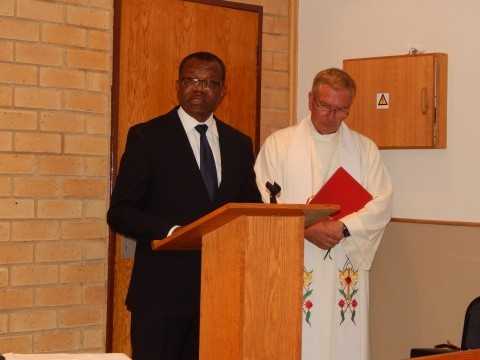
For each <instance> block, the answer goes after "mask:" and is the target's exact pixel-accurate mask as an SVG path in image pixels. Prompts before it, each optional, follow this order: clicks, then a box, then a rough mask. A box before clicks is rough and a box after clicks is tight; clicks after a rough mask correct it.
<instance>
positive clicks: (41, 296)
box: [35, 286, 82, 306]
mask: <svg viewBox="0 0 480 360" xmlns="http://www.w3.org/2000/svg"><path fill="white" fill-rule="evenodd" d="M81 303H82V287H81V286H60V287H58V286H56V287H40V288H37V289H36V290H35V305H36V306H65V305H78V304H81Z"/></svg>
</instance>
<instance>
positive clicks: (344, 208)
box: [310, 166, 372, 220]
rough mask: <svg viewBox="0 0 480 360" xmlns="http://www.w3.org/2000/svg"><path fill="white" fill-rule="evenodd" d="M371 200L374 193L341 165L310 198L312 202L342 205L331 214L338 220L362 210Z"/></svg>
mask: <svg viewBox="0 0 480 360" xmlns="http://www.w3.org/2000/svg"><path fill="white" fill-rule="evenodd" d="M370 200H372V195H370V193H369V192H368V191H367V190H366V189H365V188H364V187H363V186H362V184H360V183H359V182H358V181H357V180H355V179H354V178H353V177H352V175H350V174H349V173H348V172H347V171H346V170H345V169H344V168H343V167H341V166H340V167H339V168H338V169H337V170H336V171H335V172H334V173H333V175H332V176H331V177H330V179H328V180H327V182H326V183H325V184H324V185H323V186H322V188H321V189H320V190H319V191H318V192H317V193H316V194H315V196H314V197H313V198H312V200H310V204H336V205H340V210H338V211H337V212H336V213H333V214H332V215H331V217H332V218H333V219H334V220H338V219H341V218H342V217H344V216H346V215H348V214H351V213H353V212H355V211H358V210H360V209H361V208H363V207H364V206H365V204H366V203H367V202H369V201H370Z"/></svg>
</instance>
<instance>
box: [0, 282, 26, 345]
mask: <svg viewBox="0 0 480 360" xmlns="http://www.w3.org/2000/svg"><path fill="white" fill-rule="evenodd" d="M32 305H33V290H32V289H22V288H17V289H5V290H0V310H12V309H21V308H29V307H31V306H32ZM2 350H3V349H2Z"/></svg>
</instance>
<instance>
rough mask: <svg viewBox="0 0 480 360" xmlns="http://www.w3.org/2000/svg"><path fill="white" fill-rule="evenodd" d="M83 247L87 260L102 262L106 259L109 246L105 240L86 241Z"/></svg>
mask: <svg viewBox="0 0 480 360" xmlns="http://www.w3.org/2000/svg"><path fill="white" fill-rule="evenodd" d="M83 247H84V251H83V252H84V255H83V257H84V259H85V260H102V259H105V258H106V254H107V244H106V242H105V241H104V240H98V241H85V242H84V244H83Z"/></svg>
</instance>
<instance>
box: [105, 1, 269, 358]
mask: <svg viewBox="0 0 480 360" xmlns="http://www.w3.org/2000/svg"><path fill="white" fill-rule="evenodd" d="M115 15H116V19H120V22H119V23H118V24H116V34H115V52H114V70H113V89H112V93H113V97H112V118H113V120H112V182H113V181H114V178H115V173H116V169H117V166H118V162H119V159H120V158H121V155H122V154H123V151H124V147H125V141H126V136H127V132H128V129H129V128H130V127H131V126H132V125H134V124H136V123H139V122H143V121H147V120H149V119H151V118H153V117H155V116H158V115H161V114H164V113H166V112H167V111H169V110H170V109H171V108H172V107H173V106H175V105H176V104H177V99H176V90H175V81H176V80H177V77H178V65H179V63H180V61H181V59H182V58H183V57H185V56H186V55H188V54H189V53H192V52H195V51H210V52H213V53H215V54H216V55H218V56H219V57H220V58H222V60H223V61H224V62H225V65H226V68H227V73H226V75H227V78H226V86H227V93H226V96H225V98H224V100H223V102H222V104H221V105H220V107H219V109H218V111H216V115H217V116H218V117H219V118H220V119H222V120H224V121H225V122H227V123H229V124H230V125H232V126H233V127H235V128H237V129H239V130H240V131H242V132H244V133H246V134H247V135H249V136H250V137H251V138H252V140H254V143H255V144H256V145H257V146H258V139H259V131H258V130H259V118H260V114H259V111H260V93H259V92H260V64H261V60H260V54H261V51H260V50H261V49H260V46H261V41H260V39H261V23H262V8H261V7H258V6H252V5H242V4H236V3H230V2H225V1H221V2H220V1H219V2H215V1H207V0H205V1H180V0H155V1H151V0H122V1H119V2H118V3H116V14H115ZM132 244H134V243H133V242H132V241H130V242H128V240H126V239H123V238H122V237H121V236H119V235H116V234H111V241H110V248H111V250H110V264H109V282H110V294H109V320H108V334H107V349H108V350H112V351H114V352H124V353H127V354H129V353H130V339H129V336H130V334H129V328H130V318H129V313H128V311H126V308H125V305H124V301H125V296H126V292H127V289H128V283H129V279H130V274H131V269H132V260H131V256H130V255H132V251H128V249H131V245H132ZM126 249H127V250H126Z"/></svg>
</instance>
